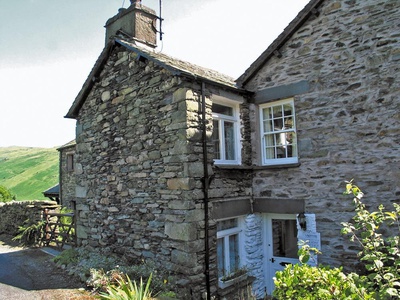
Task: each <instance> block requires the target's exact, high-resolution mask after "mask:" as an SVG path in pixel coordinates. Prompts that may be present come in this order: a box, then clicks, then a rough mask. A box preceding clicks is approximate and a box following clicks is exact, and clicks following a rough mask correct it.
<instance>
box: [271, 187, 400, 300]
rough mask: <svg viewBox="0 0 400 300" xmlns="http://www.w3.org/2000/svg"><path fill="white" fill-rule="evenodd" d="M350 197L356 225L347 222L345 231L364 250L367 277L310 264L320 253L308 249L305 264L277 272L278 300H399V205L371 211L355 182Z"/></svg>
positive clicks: (348, 190) (304, 250)
mask: <svg viewBox="0 0 400 300" xmlns="http://www.w3.org/2000/svg"><path fill="white" fill-rule="evenodd" d="M345 194H347V195H349V194H351V195H353V196H354V200H353V201H354V203H355V205H356V206H355V216H354V217H353V218H352V222H348V223H342V225H343V229H342V233H343V234H347V235H350V240H351V241H356V242H358V243H359V245H360V246H361V251H360V253H359V257H360V260H361V261H362V262H364V263H365V264H366V269H367V271H368V274H367V275H363V276H360V275H358V274H355V273H350V274H344V273H343V272H342V268H330V267H328V266H321V265H319V266H318V267H311V266H308V265H306V263H307V262H308V260H309V259H312V258H313V257H314V255H315V254H317V253H318V250H317V249H314V248H310V247H309V246H307V245H303V246H302V248H301V249H300V250H299V260H300V263H301V264H300V265H294V266H292V265H288V266H286V268H285V269H284V270H283V271H280V272H277V273H276V277H275V278H274V280H275V287H276V289H275V291H274V296H275V297H276V298H277V299H321V300H324V299H400V249H399V245H400V205H398V204H396V203H394V204H393V205H394V210H393V211H386V210H385V208H384V206H383V205H379V207H378V210H377V211H374V212H369V211H368V210H367V209H366V207H365V205H364V204H363V203H362V202H361V199H362V197H363V195H364V194H363V193H362V192H361V190H360V189H359V188H358V187H357V186H355V185H354V184H353V182H352V181H350V182H347V184H346V191H345ZM385 234H386V236H385Z"/></svg>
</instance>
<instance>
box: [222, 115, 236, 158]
mask: <svg viewBox="0 0 400 300" xmlns="http://www.w3.org/2000/svg"><path fill="white" fill-rule="evenodd" d="M224 134H225V159H226V160H234V159H235V158H236V153H235V130H234V124H233V123H231V122H227V121H225V122H224Z"/></svg>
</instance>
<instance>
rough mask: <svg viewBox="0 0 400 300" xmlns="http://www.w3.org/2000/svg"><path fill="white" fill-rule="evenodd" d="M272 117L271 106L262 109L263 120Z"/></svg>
mask: <svg viewBox="0 0 400 300" xmlns="http://www.w3.org/2000/svg"><path fill="white" fill-rule="evenodd" d="M270 119H272V108H271V107H268V108H264V109H263V120H270Z"/></svg>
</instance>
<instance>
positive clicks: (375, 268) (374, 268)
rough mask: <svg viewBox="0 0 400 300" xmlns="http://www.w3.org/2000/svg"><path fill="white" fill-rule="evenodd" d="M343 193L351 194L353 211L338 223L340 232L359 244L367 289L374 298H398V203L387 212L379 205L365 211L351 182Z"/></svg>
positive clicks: (399, 241) (399, 250)
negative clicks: (372, 293)
mask: <svg viewBox="0 0 400 300" xmlns="http://www.w3.org/2000/svg"><path fill="white" fill-rule="evenodd" d="M345 194H347V195H353V196H354V198H353V201H354V204H355V205H356V208H355V212H356V214H355V216H354V217H353V222H347V223H342V225H343V229H342V233H343V234H348V235H350V240H351V241H356V242H357V243H358V244H359V245H360V246H361V249H362V250H361V251H360V253H359V257H360V260H361V261H362V262H364V263H365V264H366V265H365V266H366V268H367V271H368V275H367V287H368V289H369V290H370V291H374V292H375V297H376V299H391V297H393V298H396V299H400V247H399V246H400V205H399V204H396V203H393V207H394V210H393V211H387V210H386V209H385V207H384V206H383V205H382V204H381V205H379V207H378V210H377V211H374V212H369V211H368V210H367V209H366V207H365V205H364V204H363V203H362V202H361V199H362V198H363V196H364V194H363V193H362V191H361V190H360V189H359V188H358V187H357V186H356V185H354V184H353V182H352V181H350V182H347V184H346V191H345ZM385 235H386V236H385Z"/></svg>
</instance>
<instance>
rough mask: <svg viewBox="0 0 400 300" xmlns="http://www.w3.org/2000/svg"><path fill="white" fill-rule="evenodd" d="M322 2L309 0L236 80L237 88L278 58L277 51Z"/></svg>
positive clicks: (315, 11)
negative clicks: (274, 56)
mask: <svg viewBox="0 0 400 300" xmlns="http://www.w3.org/2000/svg"><path fill="white" fill-rule="evenodd" d="M322 2H324V0H311V1H310V2H309V3H308V4H307V5H306V6H305V7H304V8H303V9H302V10H301V11H300V12H299V13H298V14H297V16H296V17H295V18H294V19H293V20H292V21H291V22H290V23H289V25H288V26H287V27H286V28H285V29H284V30H283V32H282V33H281V34H280V35H279V36H278V37H277V38H276V39H275V40H274V41H273V42H272V44H271V45H270V46H269V47H268V48H267V49H266V50H265V51H264V52H263V53H262V54H261V55H260V56H259V57H258V58H257V59H256V60H255V61H254V62H253V63H252V64H251V65H250V67H249V68H248V69H247V70H246V71H245V72H244V73H243V74H242V75H241V76H240V77H239V78H238V79H237V80H236V82H237V84H238V86H240V87H243V86H244V85H245V84H246V83H247V82H248V81H249V80H250V79H251V78H252V77H253V76H254V75H255V74H256V73H257V72H258V71H259V70H260V69H261V68H262V67H263V66H264V65H265V64H266V62H267V61H268V60H269V59H270V58H271V57H272V56H273V55H278V56H279V49H280V48H281V47H282V46H283V45H284V44H285V43H286V42H287V41H288V40H289V39H290V38H291V37H292V35H293V34H294V33H295V32H296V31H297V30H298V29H299V28H300V27H301V26H302V25H303V24H304V23H305V22H306V21H307V19H308V18H309V17H310V16H311V15H313V14H315V15H318V10H317V8H318V7H319V6H320V5H321V4H322Z"/></svg>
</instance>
